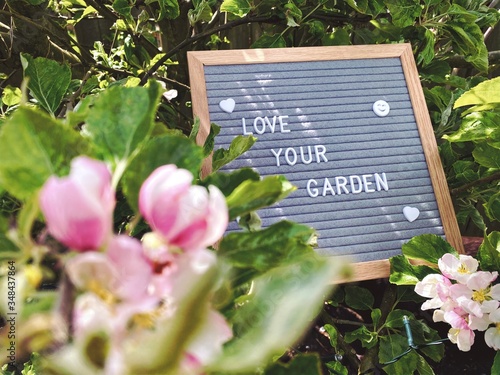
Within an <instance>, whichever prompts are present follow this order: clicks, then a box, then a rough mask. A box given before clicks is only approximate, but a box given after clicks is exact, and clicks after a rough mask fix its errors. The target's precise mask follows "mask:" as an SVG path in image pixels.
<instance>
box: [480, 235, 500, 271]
mask: <svg viewBox="0 0 500 375" xmlns="http://www.w3.org/2000/svg"><path fill="white" fill-rule="evenodd" d="M477 259H478V260H479V262H480V263H481V269H482V270H486V271H498V270H499V269H500V232H497V231H493V232H491V233H490V234H488V235H487V236H486V237H485V238H484V240H483V243H482V244H481V245H480V246H479V249H478V253H477Z"/></svg>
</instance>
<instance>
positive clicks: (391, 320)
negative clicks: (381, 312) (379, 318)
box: [384, 309, 413, 328]
mask: <svg viewBox="0 0 500 375" xmlns="http://www.w3.org/2000/svg"><path fill="white" fill-rule="evenodd" d="M404 316H407V317H413V314H412V313H411V312H409V311H406V310H401V309H396V310H392V311H391V312H390V313H389V315H387V318H386V320H385V323H384V327H388V328H402V327H403V326H404V322H403V317H404Z"/></svg>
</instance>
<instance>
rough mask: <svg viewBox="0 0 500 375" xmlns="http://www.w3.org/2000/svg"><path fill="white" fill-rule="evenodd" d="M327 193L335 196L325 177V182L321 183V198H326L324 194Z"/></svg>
mask: <svg viewBox="0 0 500 375" xmlns="http://www.w3.org/2000/svg"><path fill="white" fill-rule="evenodd" d="M327 191H329V192H330V194H332V195H335V191H333V188H332V185H331V184H330V181H329V180H328V178H326V177H325V182H324V183H323V196H324V197H325V196H326V192H327Z"/></svg>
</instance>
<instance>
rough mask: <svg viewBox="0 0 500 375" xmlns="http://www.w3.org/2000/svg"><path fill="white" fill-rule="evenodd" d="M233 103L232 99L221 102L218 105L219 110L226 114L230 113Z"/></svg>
mask: <svg viewBox="0 0 500 375" xmlns="http://www.w3.org/2000/svg"><path fill="white" fill-rule="evenodd" d="M235 104H236V103H235V101H234V99H232V98H229V99H226V100H221V101H220V103H219V107H220V109H222V110H223V111H224V112H226V113H232V112H233V110H234V106H235Z"/></svg>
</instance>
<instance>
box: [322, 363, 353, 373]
mask: <svg viewBox="0 0 500 375" xmlns="http://www.w3.org/2000/svg"><path fill="white" fill-rule="evenodd" d="M325 365H326V368H327V369H329V370H332V371H334V372H333V374H335V375H349V370H348V369H347V367H345V366H344V365H343V364H342V363H340V362H338V361H331V362H327V363H326V364H325ZM330 373H332V372H331V371H330Z"/></svg>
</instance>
